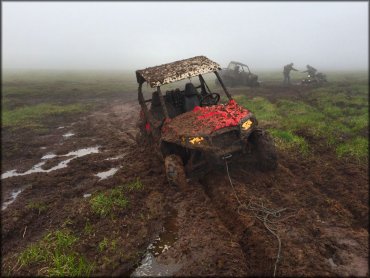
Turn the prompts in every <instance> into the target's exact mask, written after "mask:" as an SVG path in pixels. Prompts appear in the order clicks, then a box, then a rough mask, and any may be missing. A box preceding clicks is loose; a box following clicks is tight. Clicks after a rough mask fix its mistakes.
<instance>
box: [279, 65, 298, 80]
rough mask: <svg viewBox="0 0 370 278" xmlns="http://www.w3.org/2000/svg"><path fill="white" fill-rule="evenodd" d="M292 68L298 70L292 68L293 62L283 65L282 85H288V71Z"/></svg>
mask: <svg viewBox="0 0 370 278" xmlns="http://www.w3.org/2000/svg"><path fill="white" fill-rule="evenodd" d="M292 70H294V71H298V70H296V69H295V68H293V63H290V64H288V65H285V66H284V71H283V74H284V81H283V84H284V85H290V72H291V71H292Z"/></svg>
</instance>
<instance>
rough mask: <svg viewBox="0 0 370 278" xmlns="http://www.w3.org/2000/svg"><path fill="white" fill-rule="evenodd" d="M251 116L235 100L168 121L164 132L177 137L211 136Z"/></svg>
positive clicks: (197, 108) (194, 110) (200, 108)
mask: <svg viewBox="0 0 370 278" xmlns="http://www.w3.org/2000/svg"><path fill="white" fill-rule="evenodd" d="M249 114H250V112H249V111H248V110H247V109H245V108H243V107H241V106H239V105H238V104H237V103H236V102H235V100H230V101H229V102H228V103H227V104H219V105H213V106H205V107H199V106H196V107H195V108H194V109H193V110H192V111H190V112H186V113H184V114H181V115H179V116H177V117H176V118H174V119H172V120H169V121H167V122H166V123H165V124H164V125H163V128H162V132H163V134H164V135H165V136H166V134H168V135H169V134H173V133H174V134H176V135H177V136H198V135H209V134H212V133H213V132H214V131H216V130H219V129H222V128H226V127H234V126H238V125H239V124H240V121H241V120H242V119H243V118H245V117H247V116H248V115H249Z"/></svg>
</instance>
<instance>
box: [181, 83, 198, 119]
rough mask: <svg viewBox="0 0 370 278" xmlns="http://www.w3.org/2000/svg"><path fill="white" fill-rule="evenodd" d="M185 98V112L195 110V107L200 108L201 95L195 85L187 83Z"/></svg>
mask: <svg viewBox="0 0 370 278" xmlns="http://www.w3.org/2000/svg"><path fill="white" fill-rule="evenodd" d="M184 96H185V101H184V105H183V109H184V112H188V111H191V110H193V109H194V107H195V106H200V101H199V94H198V91H197V89H196V88H195V86H194V85H193V83H186V85H185V92H184Z"/></svg>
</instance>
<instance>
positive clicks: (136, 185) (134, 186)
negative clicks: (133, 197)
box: [126, 178, 144, 191]
mask: <svg viewBox="0 0 370 278" xmlns="http://www.w3.org/2000/svg"><path fill="white" fill-rule="evenodd" d="M126 187H127V188H128V189H129V190H130V191H132V190H142V189H143V188H144V185H143V184H142V182H141V180H140V179H139V178H136V180H134V181H132V182H129V183H127V184H126Z"/></svg>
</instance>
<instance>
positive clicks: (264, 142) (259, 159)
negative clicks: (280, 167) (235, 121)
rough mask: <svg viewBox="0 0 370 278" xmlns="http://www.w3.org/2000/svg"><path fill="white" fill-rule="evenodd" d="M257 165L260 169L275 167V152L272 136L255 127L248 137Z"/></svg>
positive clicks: (271, 169)
mask: <svg viewBox="0 0 370 278" xmlns="http://www.w3.org/2000/svg"><path fill="white" fill-rule="evenodd" d="M249 140H250V142H251V144H252V152H253V154H254V155H255V159H256V164H257V167H258V168H259V169H260V170H262V171H273V170H275V169H276V168H277V164H278V163H277V153H276V148H275V144H274V140H273V139H272V137H271V136H270V135H269V134H268V133H267V132H266V131H265V130H263V129H260V128H257V129H256V130H254V131H253V132H252V134H251V135H250V137H249Z"/></svg>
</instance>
